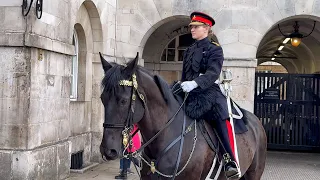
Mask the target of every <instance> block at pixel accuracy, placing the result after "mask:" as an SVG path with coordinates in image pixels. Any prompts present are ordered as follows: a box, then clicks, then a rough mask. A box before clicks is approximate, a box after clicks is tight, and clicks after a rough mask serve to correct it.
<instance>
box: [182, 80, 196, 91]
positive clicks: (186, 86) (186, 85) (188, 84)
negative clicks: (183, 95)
mask: <svg viewBox="0 0 320 180" xmlns="http://www.w3.org/2000/svg"><path fill="white" fill-rule="evenodd" d="M197 87H198V84H197V83H196V82H195V81H185V82H183V83H182V84H181V88H182V90H183V91H184V92H190V91H192V90H193V89H194V88H197Z"/></svg>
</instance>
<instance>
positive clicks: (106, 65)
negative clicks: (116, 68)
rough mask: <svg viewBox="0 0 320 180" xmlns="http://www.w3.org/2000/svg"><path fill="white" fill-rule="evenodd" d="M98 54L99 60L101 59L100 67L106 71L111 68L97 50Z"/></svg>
mask: <svg viewBox="0 0 320 180" xmlns="http://www.w3.org/2000/svg"><path fill="white" fill-rule="evenodd" d="M99 54H100V60H101V63H102V68H103V70H104V72H107V71H108V70H109V69H110V68H112V66H111V64H110V63H108V61H107V60H105V59H104V58H103V56H102V54H101V53H100V52H99Z"/></svg>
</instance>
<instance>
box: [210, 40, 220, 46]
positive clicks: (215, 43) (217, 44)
mask: <svg viewBox="0 0 320 180" xmlns="http://www.w3.org/2000/svg"><path fill="white" fill-rule="evenodd" d="M211 43H212V44H214V45H216V46H220V44H219V43H217V42H214V41H212V42H211Z"/></svg>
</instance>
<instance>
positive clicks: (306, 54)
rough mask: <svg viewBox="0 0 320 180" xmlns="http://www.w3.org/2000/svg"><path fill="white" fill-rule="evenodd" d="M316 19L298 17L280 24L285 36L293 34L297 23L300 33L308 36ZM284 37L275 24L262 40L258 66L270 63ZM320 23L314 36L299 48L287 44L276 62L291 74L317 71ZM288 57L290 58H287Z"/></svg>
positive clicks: (258, 52) (319, 56)
mask: <svg viewBox="0 0 320 180" xmlns="http://www.w3.org/2000/svg"><path fill="white" fill-rule="evenodd" d="M314 20H317V19H315V18H313V19H312V18H311V17H310V16H296V17H290V18H288V19H285V20H282V21H281V22H280V29H281V31H282V32H283V33H284V34H287V35H289V34H290V33H291V32H293V30H294V29H293V25H294V22H295V21H298V22H299V25H300V28H299V32H300V33H302V34H303V35H307V34H309V33H310V32H311V31H312V28H313V24H314ZM284 39H285V37H284V36H282V34H281V33H280V31H279V29H278V24H275V25H274V26H273V27H272V28H271V29H270V30H269V31H268V32H267V34H266V35H265V36H264V38H263V39H262V40H261V42H260V45H259V47H258V51H257V59H258V64H261V63H263V62H266V61H270V60H271V57H273V54H274V53H275V51H276V50H277V49H278V47H279V46H280V45H281V44H282V42H283V40H284ZM319 45H320V22H318V21H317V22H316V26H315V29H314V31H313V32H312V34H311V35H310V36H308V37H306V38H303V39H302V42H301V44H300V45H299V46H298V47H293V46H292V45H291V43H290V41H289V42H288V43H286V44H285V47H284V48H283V49H282V50H281V51H280V52H281V54H282V55H281V56H279V58H277V57H276V59H275V60H274V61H275V62H278V63H280V64H282V65H283V66H284V67H285V68H286V69H288V71H289V73H313V72H315V71H316V70H317V67H316V66H315V64H317V63H318V62H317V61H320V60H319V59H320V51H319V50H318V49H319ZM286 57H288V58H286Z"/></svg>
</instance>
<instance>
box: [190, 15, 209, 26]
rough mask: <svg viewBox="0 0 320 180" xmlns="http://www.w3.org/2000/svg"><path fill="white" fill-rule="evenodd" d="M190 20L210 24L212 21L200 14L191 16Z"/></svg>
mask: <svg viewBox="0 0 320 180" xmlns="http://www.w3.org/2000/svg"><path fill="white" fill-rule="evenodd" d="M191 21H199V22H203V23H205V24H208V25H209V26H212V22H211V21H210V20H209V19H206V18H203V17H201V16H193V18H192V20H191Z"/></svg>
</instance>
